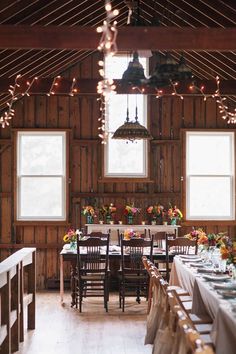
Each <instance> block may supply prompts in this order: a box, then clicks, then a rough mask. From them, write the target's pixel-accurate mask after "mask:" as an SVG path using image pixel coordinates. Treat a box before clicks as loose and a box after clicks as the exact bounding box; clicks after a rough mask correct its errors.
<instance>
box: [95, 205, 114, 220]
mask: <svg viewBox="0 0 236 354" xmlns="http://www.w3.org/2000/svg"><path fill="white" fill-rule="evenodd" d="M115 212H116V207H115V206H114V205H113V204H112V203H110V205H103V206H102V207H100V208H99V215H101V216H102V219H104V221H105V222H106V223H107V224H110V223H111V222H112V217H113V215H114V213H115Z"/></svg>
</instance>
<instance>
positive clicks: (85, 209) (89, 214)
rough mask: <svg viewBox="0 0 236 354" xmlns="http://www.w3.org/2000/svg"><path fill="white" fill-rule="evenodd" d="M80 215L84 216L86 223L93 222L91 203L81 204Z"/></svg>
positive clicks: (93, 214)
mask: <svg viewBox="0 0 236 354" xmlns="http://www.w3.org/2000/svg"><path fill="white" fill-rule="evenodd" d="M82 215H85V216H86V223H87V224H93V221H94V217H95V216H96V215H95V209H94V207H93V206H91V205H86V206H83V209H82Z"/></svg>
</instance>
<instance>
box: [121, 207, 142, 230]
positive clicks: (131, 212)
mask: <svg viewBox="0 0 236 354" xmlns="http://www.w3.org/2000/svg"><path fill="white" fill-rule="evenodd" d="M140 211H141V209H140V208H136V207H135V206H134V204H131V205H126V206H125V209H124V215H125V216H126V217H127V224H128V225H132V224H133V220H134V216H136V215H137V214H138V213H140Z"/></svg>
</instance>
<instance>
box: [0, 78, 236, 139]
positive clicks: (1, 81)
mask: <svg viewBox="0 0 236 354" xmlns="http://www.w3.org/2000/svg"><path fill="white" fill-rule="evenodd" d="M14 80H15V79H14V78H4V77H0V93H7V92H8V89H9V86H10V85H13V84H14ZM31 80H32V78H31V79H30V78H25V77H22V78H21V79H19V80H18V82H19V84H20V87H19V88H18V89H17V91H16V93H19V94H21V93H24V92H25V91H26V89H27V84H26V82H27V81H31ZM98 81H99V80H97V79H77V81H76V85H75V88H76V89H77V93H74V94H75V95H97V83H98ZM114 81H115V84H116V90H117V93H118V94H126V93H129V94H136V93H137V94H139V93H141V90H140V88H139V89H138V88H136V89H135V88H134V87H133V86H132V85H124V84H122V82H121V80H114ZM52 82H53V78H38V79H37V80H36V81H35V82H34V83H33V85H32V86H31V88H30V90H29V94H31V95H41V94H42V95H45V94H48V93H49V91H50V88H51V86H52ZM57 82H58V86H56V87H55V88H54V92H55V95H68V94H69V93H70V91H71V85H72V79H71V80H69V79H67V78H63V77H61V78H60V79H58V80H57ZM191 83H192V82H191V81H182V82H181V83H179V85H178V87H177V91H178V93H181V94H183V95H193V94H195V95H196V94H199V92H193V91H191V90H190V89H189V86H190V85H191ZM195 83H196V85H197V86H198V87H201V86H204V93H205V94H209V95H211V94H213V93H215V90H216V80H200V79H197V80H195ZM142 88H143V89H144V90H145V91H144V93H145V94H148V95H156V94H157V90H156V89H155V88H154V87H150V86H148V85H145V84H144V85H143V86H142ZM162 91H163V94H164V95H171V94H172V92H173V89H172V87H171V86H167V87H164V88H162ZM220 92H221V94H222V95H236V80H221V82H220ZM0 144H1V141H0Z"/></svg>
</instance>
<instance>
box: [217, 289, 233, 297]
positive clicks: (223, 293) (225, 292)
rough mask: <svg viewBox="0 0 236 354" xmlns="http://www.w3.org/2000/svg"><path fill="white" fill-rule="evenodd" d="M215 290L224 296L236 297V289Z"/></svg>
mask: <svg viewBox="0 0 236 354" xmlns="http://www.w3.org/2000/svg"><path fill="white" fill-rule="evenodd" d="M217 292H218V294H220V295H221V296H223V297H225V298H230V299H232V298H236V290H217Z"/></svg>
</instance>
